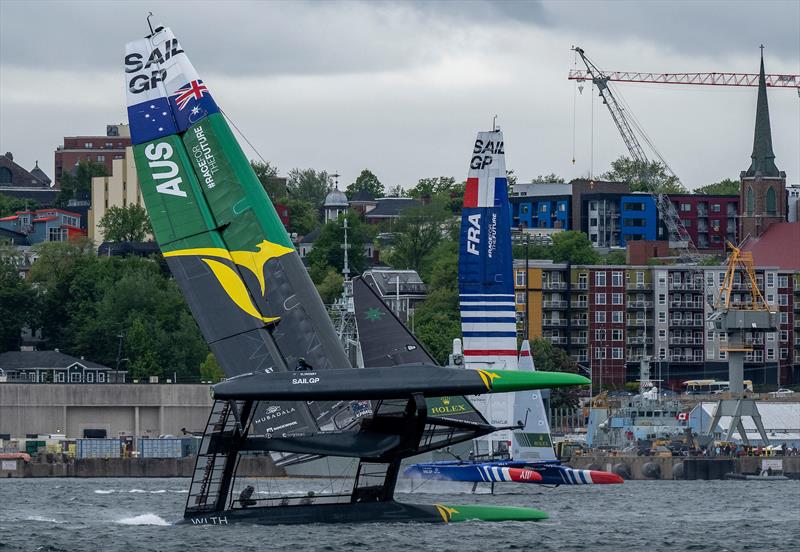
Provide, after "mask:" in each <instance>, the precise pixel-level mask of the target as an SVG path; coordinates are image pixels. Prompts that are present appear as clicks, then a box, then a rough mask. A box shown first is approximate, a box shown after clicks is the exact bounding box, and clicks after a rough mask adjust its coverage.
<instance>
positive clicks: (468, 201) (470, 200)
mask: <svg viewBox="0 0 800 552" xmlns="http://www.w3.org/2000/svg"><path fill="white" fill-rule="evenodd" d="M477 206H478V179H477V178H467V189H466V190H464V207H477Z"/></svg>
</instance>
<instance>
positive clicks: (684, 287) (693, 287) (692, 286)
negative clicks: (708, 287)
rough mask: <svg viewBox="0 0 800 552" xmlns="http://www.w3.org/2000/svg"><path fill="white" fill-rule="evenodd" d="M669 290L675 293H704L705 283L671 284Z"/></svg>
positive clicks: (671, 282)
mask: <svg viewBox="0 0 800 552" xmlns="http://www.w3.org/2000/svg"><path fill="white" fill-rule="evenodd" d="M669 289H670V290H675V291H703V282H673V281H670V282H669Z"/></svg>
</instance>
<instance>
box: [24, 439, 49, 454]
mask: <svg viewBox="0 0 800 552" xmlns="http://www.w3.org/2000/svg"><path fill="white" fill-rule="evenodd" d="M46 446H47V443H46V442H45V441H38V440H34V439H28V440H26V441H25V452H27V453H28V454H30V455H31V456H36V455H37V454H39V449H40V448H45V447H46Z"/></svg>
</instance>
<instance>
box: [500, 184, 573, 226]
mask: <svg viewBox="0 0 800 552" xmlns="http://www.w3.org/2000/svg"><path fill="white" fill-rule="evenodd" d="M510 201H511V216H512V225H513V226H514V227H517V228H520V227H522V228H547V229H558V230H570V229H571V225H570V220H571V217H572V208H571V207H572V185H571V184H539V183H536V184H516V185H515V186H514V193H513V194H512V196H511V197H510Z"/></svg>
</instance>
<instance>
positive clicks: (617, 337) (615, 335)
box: [611, 330, 622, 341]
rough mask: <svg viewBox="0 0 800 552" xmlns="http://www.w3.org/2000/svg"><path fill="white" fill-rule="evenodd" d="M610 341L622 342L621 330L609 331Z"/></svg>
mask: <svg viewBox="0 0 800 552" xmlns="http://www.w3.org/2000/svg"><path fill="white" fill-rule="evenodd" d="M611 341H622V330H611Z"/></svg>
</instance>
